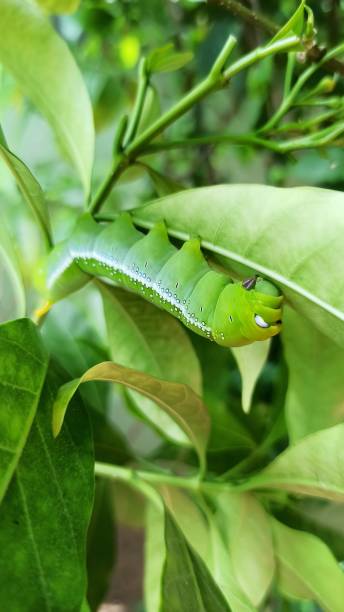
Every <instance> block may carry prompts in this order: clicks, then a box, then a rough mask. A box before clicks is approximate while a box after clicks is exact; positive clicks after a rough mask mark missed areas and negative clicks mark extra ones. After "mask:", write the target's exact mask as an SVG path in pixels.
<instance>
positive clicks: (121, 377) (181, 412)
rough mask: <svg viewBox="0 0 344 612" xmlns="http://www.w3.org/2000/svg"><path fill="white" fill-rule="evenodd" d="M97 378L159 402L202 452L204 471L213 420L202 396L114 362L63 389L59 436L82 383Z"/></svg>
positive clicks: (56, 411) (56, 419)
mask: <svg viewBox="0 0 344 612" xmlns="http://www.w3.org/2000/svg"><path fill="white" fill-rule="evenodd" d="M94 380H103V381H108V382H115V383H119V384H122V385H124V386H126V387H128V388H129V389H133V390H135V391H138V392H139V393H141V394H142V395H143V396H144V397H148V398H149V399H151V400H153V401H154V402H155V403H157V404H158V406H160V408H161V409H162V410H164V411H165V412H166V413H167V414H168V415H169V416H170V417H171V418H172V419H173V420H174V421H175V422H176V423H177V425H179V427H180V428H181V429H182V431H183V432H184V433H185V434H186V435H187V436H188V438H189V440H190V442H191V444H192V445H193V446H194V448H195V450H196V452H197V454H198V457H199V460H200V467H201V471H203V470H204V468H205V452H206V447H207V442H208V437H209V428H210V422H209V416H208V412H207V409H206V407H205V406H204V404H203V403H202V400H201V398H200V397H199V396H198V395H196V393H195V392H194V391H192V389H191V388H190V387H188V386H187V385H182V384H179V383H173V382H167V381H164V380H160V379H158V378H155V377H153V376H149V375H148V374H145V373H143V372H139V371H137V370H132V369H129V368H125V367H123V366H121V365H118V364H115V363H112V362H111V361H105V362H103V363H99V364H98V365H96V366H94V367H93V368H90V369H89V370H87V371H86V372H85V374H83V376H82V377H81V378H77V379H75V380H72V381H70V382H68V383H66V384H65V385H63V386H62V387H61V388H60V389H59V392H58V395H57V398H56V401H55V404H54V408H53V432H54V435H55V436H56V435H58V433H59V432H60V430H61V427H62V424H63V419H64V416H65V413H66V410H67V407H68V404H69V402H70V400H71V398H72V397H73V395H74V394H75V392H76V390H77V389H78V387H79V385H80V384H81V383H84V382H87V381H94Z"/></svg>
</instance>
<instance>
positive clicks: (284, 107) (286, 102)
mask: <svg viewBox="0 0 344 612" xmlns="http://www.w3.org/2000/svg"><path fill="white" fill-rule="evenodd" d="M341 53H344V43H341V44H340V45H338V46H337V47H335V48H334V49H331V51H329V52H328V53H326V55H324V57H323V58H322V59H321V60H320V61H319V62H318V63H317V64H312V66H309V68H307V70H305V71H304V72H303V73H302V74H301V76H300V77H299V78H298V79H297V81H296V83H295V85H294V87H293V88H292V89H291V90H290V92H289V94H288V95H287V97H286V98H284V99H283V100H282V102H281V104H280V106H279V108H278V109H277V111H276V112H275V113H274V115H273V116H272V117H271V118H270V119H269V121H268V122H267V123H266V124H265V125H263V127H261V128H260V129H259V130H258V132H259V133H262V132H268V131H269V130H271V129H272V128H273V127H274V126H275V125H276V124H277V123H278V122H279V121H280V119H282V117H283V116H284V115H285V114H286V113H287V112H288V110H289V109H290V108H291V106H292V104H293V103H294V101H295V98H296V97H297V96H298V94H299V93H300V91H301V89H302V87H303V86H304V85H305V83H306V82H307V81H308V79H309V78H310V77H311V76H312V75H313V74H314V72H316V71H317V70H318V69H319V68H320V67H321V66H323V65H324V64H326V62H327V61H328V60H330V59H333V58H334V57H336V55H340V54H341Z"/></svg>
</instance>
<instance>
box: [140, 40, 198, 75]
mask: <svg viewBox="0 0 344 612" xmlns="http://www.w3.org/2000/svg"><path fill="white" fill-rule="evenodd" d="M192 58H193V54H192V53H191V52H190V51H185V52H183V53H182V52H178V51H175V50H174V47H173V44H172V43H169V44H167V45H165V46H164V47H159V48H158V49H154V50H153V51H151V53H149V55H148V56H147V63H146V67H147V68H146V69H147V72H150V73H154V72H173V71H175V70H179V69H180V68H183V66H185V64H188V63H189V62H190V61H191V60H192Z"/></svg>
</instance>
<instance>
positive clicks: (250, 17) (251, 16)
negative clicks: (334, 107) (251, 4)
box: [207, 0, 344, 76]
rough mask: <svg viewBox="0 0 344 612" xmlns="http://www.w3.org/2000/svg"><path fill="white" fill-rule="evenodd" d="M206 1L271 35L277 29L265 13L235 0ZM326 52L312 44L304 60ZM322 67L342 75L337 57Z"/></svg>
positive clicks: (343, 67) (343, 66)
mask: <svg viewBox="0 0 344 612" xmlns="http://www.w3.org/2000/svg"><path fill="white" fill-rule="evenodd" d="M207 2H208V4H209V5H216V6H218V7H220V8H223V9H225V10H227V11H229V12H230V13H232V15H235V16H236V17H240V19H243V20H244V21H246V22H247V23H249V24H250V25H253V26H256V27H259V28H260V29H262V30H264V31H265V32H267V33H268V34H271V35H272V36H274V35H275V34H276V33H277V32H278V30H279V26H278V25H277V24H276V23H274V22H273V21H272V20H271V19H269V18H268V17H266V16H265V15H262V14H261V13H257V12H256V11H252V10H250V9H248V8H247V7H246V6H244V5H242V4H241V2H238V1H237V0H207ZM326 52H327V49H325V48H323V47H319V45H317V44H314V45H313V46H311V47H310V48H309V49H308V50H307V52H306V60H307V61H309V62H311V63H317V62H319V61H320V60H321V59H322V58H323V57H324V55H325V54H326ZM323 68H324V70H326V71H327V72H330V73H331V74H333V73H338V74H340V75H342V76H344V64H343V62H340V61H339V60H337V59H330V60H328V61H327V62H326V63H324V65H323Z"/></svg>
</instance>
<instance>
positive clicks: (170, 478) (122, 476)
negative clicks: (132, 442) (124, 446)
mask: <svg viewBox="0 0 344 612" xmlns="http://www.w3.org/2000/svg"><path fill="white" fill-rule="evenodd" d="M95 473H96V475H97V476H102V477H103V478H109V479H110V480H121V481H124V482H126V483H128V484H132V485H135V483H147V484H151V485H153V486H161V485H171V486H173V487H179V488H181V489H187V490H189V491H199V492H203V493H215V492H221V491H229V490H231V491H236V492H237V491H239V490H240V491H243V490H245V487H246V483H242V484H240V485H233V484H231V483H228V482H217V481H215V480H214V481H212V480H199V479H198V478H189V477H182V476H175V475H174V474H166V473H163V472H148V471H147V470H134V469H132V468H127V467H123V466H118V465H111V464H109V463H100V462H98V461H96V463H95Z"/></svg>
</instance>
